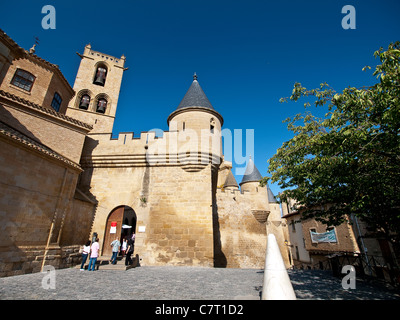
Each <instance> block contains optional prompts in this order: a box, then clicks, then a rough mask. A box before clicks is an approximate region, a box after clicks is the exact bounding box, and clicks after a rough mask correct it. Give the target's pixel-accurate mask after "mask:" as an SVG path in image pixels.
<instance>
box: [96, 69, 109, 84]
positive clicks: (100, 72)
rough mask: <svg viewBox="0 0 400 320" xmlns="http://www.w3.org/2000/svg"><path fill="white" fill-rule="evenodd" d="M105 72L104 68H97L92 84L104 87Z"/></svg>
mask: <svg viewBox="0 0 400 320" xmlns="http://www.w3.org/2000/svg"><path fill="white" fill-rule="evenodd" d="M106 72H107V70H106V69H104V68H98V69H97V72H96V77H95V80H94V82H93V83H94V84H97V85H100V86H104V83H105V82H106Z"/></svg>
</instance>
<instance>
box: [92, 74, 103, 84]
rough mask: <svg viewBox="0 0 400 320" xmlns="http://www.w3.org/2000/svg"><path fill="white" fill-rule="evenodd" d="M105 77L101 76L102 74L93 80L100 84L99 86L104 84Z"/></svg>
mask: <svg viewBox="0 0 400 320" xmlns="http://www.w3.org/2000/svg"><path fill="white" fill-rule="evenodd" d="M105 80H106V79H105V78H104V77H102V75H100V76H98V77H96V80H94V84H97V85H100V86H104V82H105Z"/></svg>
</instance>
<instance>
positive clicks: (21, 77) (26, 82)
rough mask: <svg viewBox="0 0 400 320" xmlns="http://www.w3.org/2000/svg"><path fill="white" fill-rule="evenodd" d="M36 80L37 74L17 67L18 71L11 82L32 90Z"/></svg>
mask: <svg viewBox="0 0 400 320" xmlns="http://www.w3.org/2000/svg"><path fill="white" fill-rule="evenodd" d="M34 82H35V76H34V75H32V74H31V73H29V72H28V71H25V70H22V69H17V71H16V72H15V74H14V77H13V78H12V80H11V83H12V84H13V85H14V86H16V87H18V88H21V89H23V90H25V91H28V92H30V91H31V90H32V86H33V83H34Z"/></svg>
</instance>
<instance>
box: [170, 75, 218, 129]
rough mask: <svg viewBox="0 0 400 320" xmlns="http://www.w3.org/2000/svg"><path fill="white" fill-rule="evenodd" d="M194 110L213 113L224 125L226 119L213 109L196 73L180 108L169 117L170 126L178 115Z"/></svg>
mask: <svg viewBox="0 0 400 320" xmlns="http://www.w3.org/2000/svg"><path fill="white" fill-rule="evenodd" d="M192 110H201V111H207V112H210V113H212V114H213V115H215V116H217V117H218V119H219V120H220V122H221V125H223V122H224V119H223V118H222V116H221V115H220V114H219V113H218V112H217V111H216V110H215V109H214V108H213V106H212V105H211V102H210V100H208V98H207V96H206V94H205V93H204V91H203V89H202V88H201V87H200V84H199V82H198V81H197V75H196V73H195V74H194V75H193V82H192V84H191V85H190V87H189V89H188V91H187V92H186V94H185V95H184V97H183V99H182V101H181V102H180V103H179V105H178V107H177V108H176V110H175V111H174V112H172V113H171V114H170V115H169V117H168V120H167V122H168V124H169V121H170V120H171V119H172V118H173V117H174V116H175V115H177V114H179V113H181V112H186V111H192Z"/></svg>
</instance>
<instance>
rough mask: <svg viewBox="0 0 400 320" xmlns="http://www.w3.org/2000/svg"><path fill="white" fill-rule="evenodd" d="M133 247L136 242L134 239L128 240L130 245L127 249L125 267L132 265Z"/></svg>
mask: <svg viewBox="0 0 400 320" xmlns="http://www.w3.org/2000/svg"><path fill="white" fill-rule="evenodd" d="M133 246H134V241H133V240H132V239H129V240H128V245H127V248H126V257H125V265H126V266H128V265H131V264H132V262H133V261H132V259H131V255H132V254H133Z"/></svg>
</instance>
